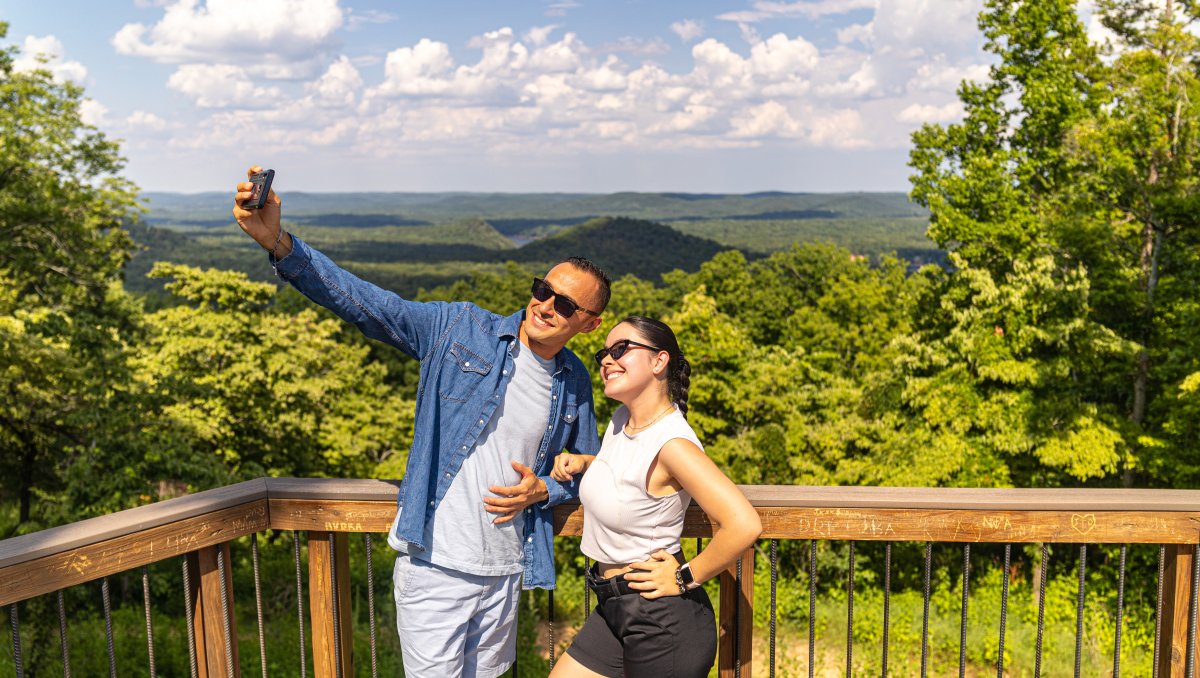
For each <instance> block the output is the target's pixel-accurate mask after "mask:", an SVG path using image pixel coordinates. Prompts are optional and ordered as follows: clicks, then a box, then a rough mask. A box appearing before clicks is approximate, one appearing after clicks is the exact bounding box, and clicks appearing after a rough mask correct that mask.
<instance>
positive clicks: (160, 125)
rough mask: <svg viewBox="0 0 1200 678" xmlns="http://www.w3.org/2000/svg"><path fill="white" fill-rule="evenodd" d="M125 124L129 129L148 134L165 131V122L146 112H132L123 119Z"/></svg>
mask: <svg viewBox="0 0 1200 678" xmlns="http://www.w3.org/2000/svg"><path fill="white" fill-rule="evenodd" d="M125 124H126V126H128V127H129V128H131V129H136V130H141V131H148V132H161V131H163V130H165V129H167V121H166V120H163V119H162V118H160V117H158V116H157V115H155V114H153V113H148V112H146V111H134V112H133V113H132V114H131V115H130V116H129V117H127V118H125Z"/></svg>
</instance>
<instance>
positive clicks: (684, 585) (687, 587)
mask: <svg viewBox="0 0 1200 678" xmlns="http://www.w3.org/2000/svg"><path fill="white" fill-rule="evenodd" d="M675 583H676V584H678V585H679V595H681V596H682V595H683V594H684V593H686V592H688V591H691V590H692V589H694V588H697V587H699V586H700V584H699V583H697V582H696V578H695V577H694V576H692V564H691V563H684V564H683V565H680V566H679V567H678V568H677V569H676V570H675Z"/></svg>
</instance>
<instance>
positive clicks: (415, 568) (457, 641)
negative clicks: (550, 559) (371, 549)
mask: <svg viewBox="0 0 1200 678" xmlns="http://www.w3.org/2000/svg"><path fill="white" fill-rule="evenodd" d="M392 583H393V584H394V587H395V588H394V593H395V596H396V629H397V631H398V632H399V634H400V649H401V651H402V653H403V656H404V675H405V676H408V677H409V678H454V677H457V676H461V677H462V678H495V676H499V675H500V674H502V673H504V672H505V671H507V670H508V667H509V666H511V665H512V663H513V662H514V661H516V658H517V601H518V594H519V593H520V588H521V575H520V574H510V575H501V576H495V577H489V576H480V575H474V574H467V573H465V572H458V571H456V570H449V569H446V568H443V567H439V566H437V565H434V564H432V563H429V562H426V561H423V560H417V559H414V558H410V557H409V556H408V554H405V553H400V554H397V556H396V567H395V569H394V570H393V572H392Z"/></svg>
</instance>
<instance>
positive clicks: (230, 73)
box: [167, 64, 285, 108]
mask: <svg viewBox="0 0 1200 678" xmlns="http://www.w3.org/2000/svg"><path fill="white" fill-rule="evenodd" d="M167 87H170V88H171V89H173V90H176V91H177V92H181V93H182V94H184V95H185V96H187V97H189V98H190V99H192V101H193V102H195V104H196V105H197V106H199V107H201V108H229V107H235V106H236V107H239V108H270V107H273V106H277V105H279V104H282V103H285V99H284V95H283V92H281V91H280V90H279V89H278V88H275V87H259V86H258V85H256V84H254V81H253V80H252V79H251V78H250V76H249V75H248V74H247V73H246V71H245V69H243V68H241V67H240V66H233V65H230V64H211V65H209V64H185V65H183V66H180V67H179V69H178V70H176V71H175V72H174V73H172V74H171V77H170V78H169V79H168V80H167Z"/></svg>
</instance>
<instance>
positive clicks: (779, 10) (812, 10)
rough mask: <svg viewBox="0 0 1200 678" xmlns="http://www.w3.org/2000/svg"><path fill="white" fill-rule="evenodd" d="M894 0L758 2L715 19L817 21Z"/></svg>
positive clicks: (744, 21) (740, 21)
mask: <svg viewBox="0 0 1200 678" xmlns="http://www.w3.org/2000/svg"><path fill="white" fill-rule="evenodd" d="M893 1H894V0H886V1H885V2H882V3H880V2H879V0H810V1H807V2H770V1H767V0H758V1H756V2H755V3H753V5H752V6H753V7H754V9H752V10H745V11H739V12H726V13H724V14H721V15H718V16H717V18H718V19H721V20H723V21H733V22H736V23H755V22H758V21H764V20H766V19H777V18H781V17H802V18H806V19H818V18H820V17H823V16H836V15H840V14H848V13H850V12H854V11H858V10H863V9H875V7H876V5H877V4H880V5H886V4H887V3H888V2H893Z"/></svg>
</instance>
